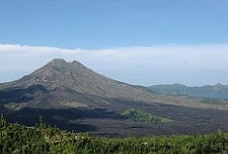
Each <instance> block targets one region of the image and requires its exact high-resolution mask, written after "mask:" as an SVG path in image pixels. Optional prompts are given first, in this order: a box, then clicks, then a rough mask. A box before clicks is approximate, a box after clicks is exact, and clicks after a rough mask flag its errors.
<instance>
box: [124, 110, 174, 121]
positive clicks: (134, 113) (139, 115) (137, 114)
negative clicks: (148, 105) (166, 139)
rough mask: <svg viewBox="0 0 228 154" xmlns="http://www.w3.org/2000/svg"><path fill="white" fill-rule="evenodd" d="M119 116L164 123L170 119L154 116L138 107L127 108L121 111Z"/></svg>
mask: <svg viewBox="0 0 228 154" xmlns="http://www.w3.org/2000/svg"><path fill="white" fill-rule="evenodd" d="M121 117H123V118H126V119H131V120H134V121H140V122H154V123H165V122H171V121H172V120H170V119H167V118H163V117H159V116H155V115H152V114H151V113H147V112H144V111H142V110H138V109H127V110H126V111H124V112H122V113H121Z"/></svg>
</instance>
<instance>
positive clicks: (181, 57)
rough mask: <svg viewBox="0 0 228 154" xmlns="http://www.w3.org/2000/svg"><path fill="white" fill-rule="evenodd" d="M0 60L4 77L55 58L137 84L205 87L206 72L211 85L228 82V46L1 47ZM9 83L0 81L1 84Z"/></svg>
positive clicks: (0, 45) (25, 70)
mask: <svg viewBox="0 0 228 154" xmlns="http://www.w3.org/2000/svg"><path fill="white" fill-rule="evenodd" d="M0 58H1V61H0V74H4V75H5V76H7V73H10V74H12V72H21V76H22V75H23V74H24V73H30V72H32V71H34V70H35V69H37V68H39V67H41V66H43V65H44V64H46V63H47V62H49V61H51V60H52V59H54V58H64V59H65V60H66V61H72V60H78V61H80V62H81V63H83V64H85V65H86V66H88V67H90V68H92V69H93V70H95V71H98V72H99V73H102V74H105V75H108V76H110V77H113V78H116V79H119V80H122V81H126V82H129V83H133V84H152V83H154V81H155V80H156V83H169V82H183V83H187V82H190V79H191V78H192V80H193V79H195V80H196V78H197V77H198V80H199V81H197V83H201V80H202V84H204V83H203V82H205V81H203V80H205V79H201V78H200V77H201V76H202V74H200V73H202V72H207V74H208V75H207V76H208V77H207V78H208V81H210V82H217V81H215V80H212V78H217V79H221V80H223V81H221V82H228V80H226V81H225V80H224V79H223V78H224V77H221V76H222V74H228V60H227V58H228V44H203V45H173V44H167V45H153V46H149V47H143V46H142V47H140V46H138V47H125V48H113V49H101V50H84V49H61V48H56V47H34V46H27V45H14V44H0ZM197 72H198V73H197ZM210 72H211V73H210ZM213 72H219V73H218V76H216V75H214V74H213V75H212V73H213ZM181 73H182V74H181ZM184 73H185V74H187V75H184ZM191 73H192V76H191ZM175 74H176V75H175ZM145 76H146V77H147V78H146V77H145ZM164 76H167V77H164ZM17 77H18V76H17ZM15 79H16V76H15ZM159 79H161V81H159ZM6 80H7V79H1V78H0V82H2V81H6ZM192 83H194V81H192ZM189 84H190V83H189Z"/></svg>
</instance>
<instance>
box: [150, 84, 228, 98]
mask: <svg viewBox="0 0 228 154" xmlns="http://www.w3.org/2000/svg"><path fill="white" fill-rule="evenodd" d="M148 88H149V89H150V90H152V91H155V92H157V93H161V94H168V95H186V96H193V97H202V98H215V99H228V85H222V84H220V83H218V84H216V85H213V86H212V85H205V86H202V87H187V86H185V85H182V84H171V85H168V84H163V85H154V86H149V87H148Z"/></svg>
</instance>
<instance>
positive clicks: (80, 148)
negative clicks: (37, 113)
mask: <svg viewBox="0 0 228 154" xmlns="http://www.w3.org/2000/svg"><path fill="white" fill-rule="evenodd" d="M1 148H2V149H1V153H14V154H17V153H18V154H31V153H38V154H39V153H40V154H47V153H50V154H58V153H59V154H62V153H63V154H64V153H65V154H68V153H69V154H82V153H85V154H90V153H94V154H98V153H99V154H109V153H117V154H134V153H135V154H140V153H143V154H144V153H151V154H152V153H173V154H174V153H175V154H179V153H180V154H185V153H196V154H199V153H207V154H208V153H224V154H225V153H227V152H228V134H227V133H222V132H218V133H214V134H209V135H192V136H189V135H185V136H171V137H161V136H150V137H139V138H137V137H128V138H123V139H117V138H105V137H92V136H90V135H88V134H80V133H73V132H66V131H62V130H59V129H57V128H51V127H49V126H46V125H45V124H44V123H42V122H40V124H39V125H37V126H32V127H26V126H23V125H19V124H11V123H7V122H6V121H5V120H4V118H1Z"/></svg>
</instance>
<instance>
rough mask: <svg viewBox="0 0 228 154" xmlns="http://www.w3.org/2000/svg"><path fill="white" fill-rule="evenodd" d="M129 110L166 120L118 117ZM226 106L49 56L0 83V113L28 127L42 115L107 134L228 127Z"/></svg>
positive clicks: (65, 125) (72, 127)
mask: <svg viewBox="0 0 228 154" xmlns="http://www.w3.org/2000/svg"><path fill="white" fill-rule="evenodd" d="M132 108H133V109H136V111H140V112H135V113H136V114H135V115H136V117H140V119H146V118H145V117H149V119H152V118H154V117H157V118H158V117H162V118H166V119H170V122H169V123H165V124H163V123H160V124H159V123H153V122H149V123H142V122H141V121H142V120H141V121H140V120H139V121H132V120H131V117H129V118H123V116H121V113H123V112H124V111H128V110H129V109H132ZM227 110H228V102H226V101H218V102H216V103H211V102H210V103H208V102H202V100H201V99H197V98H189V97H186V96H168V95H163V94H157V93H155V92H153V91H151V90H149V89H148V88H147V87H143V86H138V85H137V86H136V85H130V84H127V83H123V82H120V81H116V80H113V79H111V78H108V77H105V76H103V75H101V74H98V73H96V72H94V71H93V70H91V69H89V68H87V67H86V66H84V65H83V64H81V63H79V62H77V61H73V62H66V61H65V60H63V59H54V60H52V61H51V62H49V63H48V64H46V65H45V66H43V67H41V68H40V69H38V70H36V71H34V72H32V73H31V74H29V75H26V76H24V77H22V78H21V79H18V80H15V81H12V82H7V83H1V84H0V114H2V113H3V114H5V116H6V117H7V119H8V120H9V121H10V122H19V123H23V124H26V125H33V124H35V123H37V121H38V119H39V116H43V118H44V120H45V121H46V122H48V124H50V125H53V126H55V125H56V126H57V127H59V128H61V129H67V130H74V131H77V132H92V133H93V134H99V135H107V136H115V135H118V136H126V135H127V134H131V133H138V134H140V135H145V134H150V133H152V134H160V135H164V134H166V135H172V134H180V133H195V132H211V131H216V130H217V129H221V130H225V131H226V130H227V131H228V126H227V123H226V121H227V120H228V119H227V117H228V113H227ZM149 121H150V120H149ZM205 121H206V122H205ZM215 121H216V122H218V123H215ZM205 128H206V129H205ZM143 130H147V131H143ZM126 133H127V134H126Z"/></svg>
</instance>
